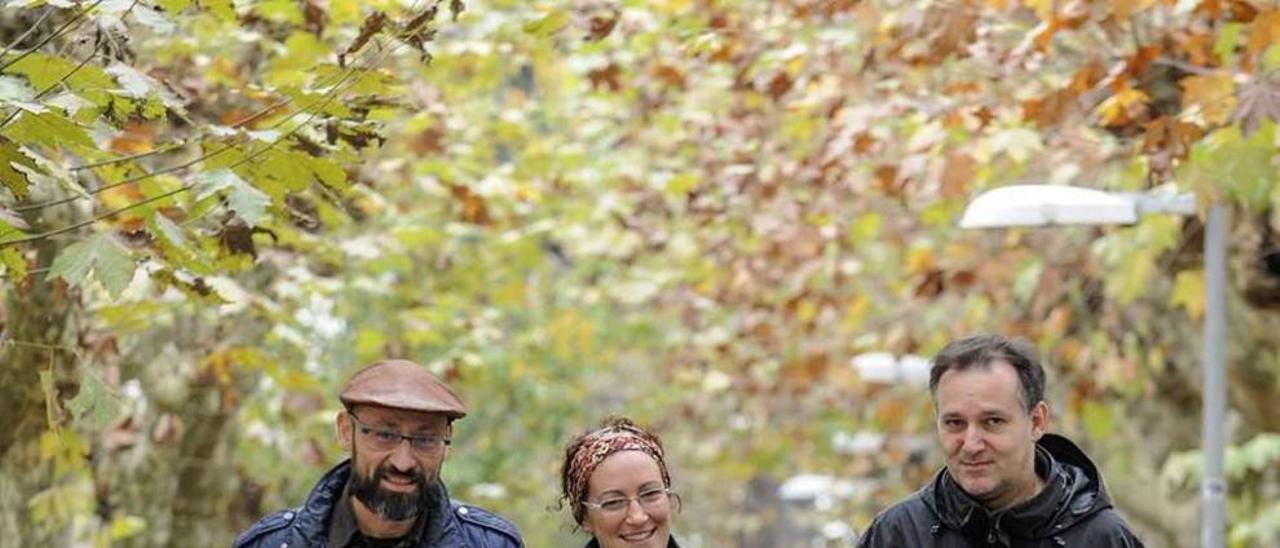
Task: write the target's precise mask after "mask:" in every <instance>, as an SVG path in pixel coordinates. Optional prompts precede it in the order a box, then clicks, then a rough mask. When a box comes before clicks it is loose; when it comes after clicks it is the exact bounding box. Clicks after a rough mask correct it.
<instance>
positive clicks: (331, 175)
mask: <svg viewBox="0 0 1280 548" xmlns="http://www.w3.org/2000/svg"><path fill="white" fill-rule="evenodd" d="M308 164H309V166H308V167H310V168H311V172H312V173H314V174H315V176H316V178H317V179H320V182H321V183H323V184H324V186H327V187H329V188H331V189H334V190H339V191H344V190H347V189H349V188H350V185H348V184H347V172H346V170H344V169H342V166H340V165H338V163H337V162H335V161H333V160H330V159H328V158H311V160H310V161H309V162H308Z"/></svg>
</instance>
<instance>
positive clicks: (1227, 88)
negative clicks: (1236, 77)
mask: <svg viewBox="0 0 1280 548" xmlns="http://www.w3.org/2000/svg"><path fill="white" fill-rule="evenodd" d="M1178 84H1179V85H1181V86H1182V89H1183V90H1184V93H1183V94H1182V108H1183V109H1187V108H1192V107H1197V106H1198V107H1199V108H1200V114H1201V116H1203V117H1204V121H1205V122H1206V123H1207V124H1208V125H1216V124H1222V123H1226V122H1227V121H1228V120H1230V119H1231V113H1232V112H1234V111H1235V109H1236V97H1235V90H1236V84H1235V82H1234V81H1232V79H1231V75H1229V74H1226V73H1219V74H1214V75H1210V76H1189V77H1187V78H1183V79H1182V81H1180V82H1178Z"/></svg>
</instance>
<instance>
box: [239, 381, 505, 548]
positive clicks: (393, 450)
mask: <svg viewBox="0 0 1280 548" xmlns="http://www.w3.org/2000/svg"><path fill="white" fill-rule="evenodd" d="M339 399H340V400H341V401H342V405H343V407H344V409H343V410H341V411H339V412H338V414H337V417H336V418H335V421H336V424H335V426H336V428H337V434H338V440H339V442H340V443H341V444H342V448H343V449H345V450H347V451H350V453H351V458H350V460H349V461H345V462H343V463H341V464H339V465H338V466H337V467H336V468H334V469H332V470H330V471H329V472H328V473H327V474H325V475H324V477H323V478H321V479H320V481H319V482H318V483H317V484H316V486H315V487H314V488H313V489H312V490H311V494H310V495H308V496H307V501H306V503H304V504H303V505H302V507H300V508H296V509H292V510H281V511H279V512H276V513H274V514H271V515H269V516H267V517H265V518H263V519H262V520H260V521H258V522H257V523H255V524H254V525H253V526H252V527H250V528H249V529H248V530H246V531H245V532H244V533H242V534H241V535H240V538H238V539H236V543H235V546H236V547H237V548H241V547H246V548H247V547H262V548H267V547H269V548H287V547H294V548H302V547H328V548H349V547H388V548H390V547H395V548H464V547H465V548H519V547H521V546H523V545H524V543H523V541H522V540H521V539H520V532H519V531H517V530H516V527H515V526H514V525H512V524H511V523H510V522H508V521H507V520H505V519H503V518H501V517H499V516H497V515H495V514H492V513H489V512H488V511H485V510H483V509H481V508H479V507H476V506H470V505H465V504H462V503H459V502H457V501H452V500H450V499H449V493H448V491H446V490H445V486H444V483H443V482H442V481H441V480H440V468H441V466H442V465H443V463H444V458H445V453H446V447H447V446H448V445H449V441H450V437H451V436H452V434H453V421H454V420H457V419H460V418H462V417H463V416H464V415H466V409H465V408H464V407H463V405H462V402H461V401H460V400H459V399H458V396H457V395H455V394H454V393H453V390H452V389H450V388H449V387H448V386H447V385H445V384H444V383H443V382H441V381H440V379H438V378H436V377H435V376H434V375H432V374H431V373H429V372H427V370H426V368H424V367H422V366H421V365H418V364H416V363H413V362H411V361H407V360H383V361H379V362H375V363H373V364H372V365H370V366H368V367H366V368H364V369H362V370H360V371H359V372H357V373H356V374H355V375H353V376H352V377H351V380H350V381H348V382H347V385H346V387H345V388H343V390H342V393H341V394H340V395H339Z"/></svg>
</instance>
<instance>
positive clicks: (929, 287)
mask: <svg viewBox="0 0 1280 548" xmlns="http://www.w3.org/2000/svg"><path fill="white" fill-rule="evenodd" d="M944 289H946V273H945V272H943V271H941V270H930V271H929V272H927V273H925V275H924V278H923V279H921V280H920V283H917V284H916V289H915V295H916V298H917V299H924V300H933V299H936V298H937V297H938V295H941V294H942V291H943V290H944Z"/></svg>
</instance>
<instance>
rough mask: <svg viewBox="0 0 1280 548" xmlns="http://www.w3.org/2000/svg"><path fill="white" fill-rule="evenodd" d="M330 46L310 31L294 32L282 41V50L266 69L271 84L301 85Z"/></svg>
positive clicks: (326, 54)
mask: <svg viewBox="0 0 1280 548" xmlns="http://www.w3.org/2000/svg"><path fill="white" fill-rule="evenodd" d="M329 52H330V48H329V47H328V46H326V45H325V44H324V42H321V41H320V39H319V38H317V37H316V35H314V34H311V33H310V32H302V31H299V32H295V33H293V34H292V35H291V36H289V38H288V39H286V40H285V42H284V52H283V53H282V54H281V55H280V56H279V57H276V58H275V59H272V60H271V63H270V64H269V66H268V69H267V83H268V84H270V85H272V86H286V85H295V86H296V85H301V84H302V83H303V82H306V81H307V79H308V78H310V77H311V76H312V75H314V74H315V70H314V69H315V65H316V63H317V62H318V61H320V60H321V59H324V58H325V57H326V56H328V55H329Z"/></svg>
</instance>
